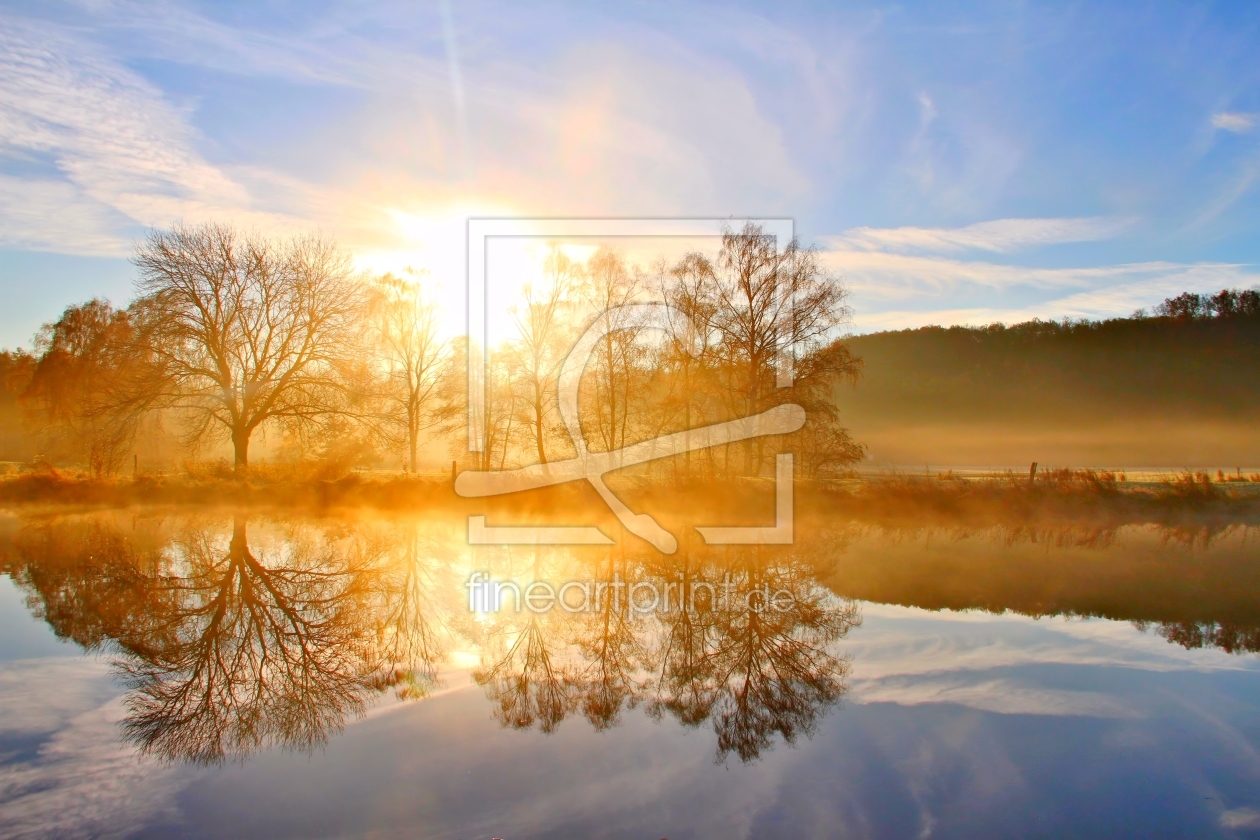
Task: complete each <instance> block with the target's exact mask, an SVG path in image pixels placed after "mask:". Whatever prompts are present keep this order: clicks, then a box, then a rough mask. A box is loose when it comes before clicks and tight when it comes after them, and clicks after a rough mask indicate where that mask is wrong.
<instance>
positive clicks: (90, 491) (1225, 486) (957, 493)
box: [0, 467, 1260, 526]
mask: <svg viewBox="0 0 1260 840" xmlns="http://www.w3.org/2000/svg"><path fill="white" fill-rule="evenodd" d="M609 485H610V487H612V488H613V489H614V491H615V492H617V493H618V494H619V495H620V496H621V498H622V499H623V500H625V501H626V503H627V504H628V505H630V507H631V508H632V509H634V510H636V511H646V512H650V513H652V515H653V516H657V517H658V518H659V519H660V520H661V521H662V524H667V523H671V524H677V525H682V526H690V525H695V524H732V525H740V524H770V522H772V521H773V517H774V502H773V498H774V491H773V480H772V479H768V478H759V479H741V480H736V481H734V482H730V481H727V482H718V481H713V482H696V483H693V484H691V485H687V486H680V485H676V484H674V483H660V482H649V481H644V480H641V479H634V478H630V477H626V476H615V475H614V476H610V477H609ZM795 492H796V496H795V510H796V517H797V520H798V522H799V523H801V524H802V525H805V524H806V523H808V522H809V521H811V520H814V519H817V520H819V521H826V520H830V519H834V518H837V517H842V518H857V519H863V520H871V521H887V522H890V523H893V524H921V523H934V522H940V523H945V522H948V523H952V524H967V525H976V526H984V525H988V524H1003V523H1011V522H1080V523H1098V524H1125V523H1141V522H1157V523H1170V524H1176V523H1177V522H1181V521H1194V522H1211V521H1220V522H1234V523H1237V522H1256V523H1260V484H1257V483H1254V482H1250V481H1219V480H1215V479H1214V478H1213V477H1212V476H1210V475H1208V474H1206V473H1182V474H1179V475H1170V476H1167V477H1165V478H1163V479H1162V480H1159V481H1147V482H1141V483H1138V482H1129V481H1125V480H1123V478H1122V477H1121V476H1119V475H1117V474H1115V473H1110V472H1105V471H1097V470H1053V471H1044V472H1042V473H1039V474H1038V475H1037V477H1036V479H1035V480H1030V479H1029V478H1028V477H1027V476H1026V475H1022V476H1021V475H1016V474H1014V473H991V474H988V475H985V476H981V477H977V478H960V477H955V476H953V475H951V474H948V473H946V474H944V475H940V476H936V477H925V476H909V475H896V474H893V475H885V476H879V477H866V478H852V479H845V480H830V481H798V482H797V484H796V491H795ZM0 505H5V506H9V507H26V506H80V507H122V506H131V505H176V506H185V505H187V506H193V505H232V506H245V507H266V508H293V509H304V510H331V509H374V510H381V511H399V512H412V513H414V512H425V511H432V512H435V513H437V512H443V511H446V512H450V513H465V512H468V513H487V514H488V515H491V516H493V515H494V514H495V513H496V512H502V513H515V514H524V515H526V516H528V517H530V518H531V519H537V520H538V521H558V520H560V519H565V520H568V519H573V518H575V517H581V518H583V519H584V520H590V519H593V520H594V521H596V522H605V523H607V522H611V521H613V520H612V519H611V516H610V514H609V511H608V509H607V507H606V506H604V505H603V503H602V502H601V501H600V499H599V498H598V496H597V495H596V494H595V493H594V491H593V490H592V489H591V488H590V487H589V485H586V484H585V483H582V482H574V483H570V484H567V485H561V486H558V487H551V488H546V489H542V490H534V491H530V492H526V493H519V494H514V495H511V496H500V497H492V498H481V499H464V498H461V497H459V496H457V495H455V493H454V490H453V489H452V486H451V480H450V476H449V475H437V474H433V475H408V474H402V473H357V472H350V473H345V474H340V475H328V474H326V473H320V472H319V471H315V470H309V469H308V470H302V469H295V468H279V467H268V468H257V469H253V470H251V471H250V473H249V475H248V477H246V478H244V479H238V478H236V477H234V476H233V475H232V474H231V473H230V472H229V471H226V470H187V471H184V472H181V473H179V474H168V475H140V476H138V477H136V478H113V479H110V478H105V479H93V478H90V477H87V476H84V475H81V474H75V473H68V472H59V471H56V470H52V469H44V470H40V471H29V472H24V473H19V474H15V475H9V476H7V477H4V478H2V479H0ZM658 512H659V513H658ZM762 520H765V521H764V522H763V521H762Z"/></svg>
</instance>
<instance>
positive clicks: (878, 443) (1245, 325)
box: [837, 292, 1260, 466]
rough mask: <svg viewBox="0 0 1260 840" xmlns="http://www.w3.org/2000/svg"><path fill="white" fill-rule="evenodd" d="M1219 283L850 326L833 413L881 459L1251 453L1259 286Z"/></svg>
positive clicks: (1259, 394)
mask: <svg viewBox="0 0 1260 840" xmlns="http://www.w3.org/2000/svg"><path fill="white" fill-rule="evenodd" d="M1222 295H1225V296H1226V297H1222ZM1222 295H1216V296H1213V297H1203V296H1198V295H1182V296H1180V297H1178V298H1174V299H1170V300H1168V301H1165V302H1164V303H1163V304H1161V305H1160V306H1159V307H1158V308H1157V309H1156V310H1155V312H1156V314H1155V315H1154V316H1153V317H1145V316H1138V317H1133V318H1119V319H1113V320H1107V321H1076V322H1068V321H1064V322H1047V321H1031V322H1028V323H1023V324H1016V325H1013V326H1004V325H1001V324H994V325H991V326H987V327H923V328H920V329H914V330H900V331H894V332H881V333H873V334H869V335H862V336H857V337H854V338H852V339H850V340H849V342H848V344H849V347H850V349H851V350H852V351H853V352H854V353H855V354H856V355H858V356H859V357H860V358H862V359H863V360H864V362H865V369H864V372H863V376H862V380H861V381H860V383H859V384H858V386H857V387H856V389H852V390H850V389H847V388H846V389H843V390H842V391H840V392H839V393H838V395H837V396H838V399H839V401H840V405H841V410H842V415H843V418H844V421H845V423H846V424H847V425H848V426H849V427H850V428H851V429H852V431H853V433H854V436H855V437H856V438H857V440H859V441H861V442H865V443H867V445H868V446H869V447H870V448H871V451H872V454H873V455H874V457H875V460H877V461H883V462H896V463H904V464H914V463H917V464H924V463H928V462H936V463H941V464H945V463H954V464H962V463H970V464H1012V465H1014V464H1026V463H1027V462H1028V461H1033V460H1040V461H1042V462H1043V463H1056V464H1075V465H1085V464H1096V465H1104V464H1110V465H1124V464H1128V465H1131V466H1143V465H1147V466H1228V465H1234V464H1235V463H1236V462H1237V464H1238V465H1243V466H1247V465H1250V466H1255V465H1257V464H1258V463H1260V442H1258V441H1257V438H1258V437H1260V435H1258V434H1257V433H1260V301H1258V300H1256V298H1257V297H1260V296H1258V295H1256V293H1254V292H1241V293H1239V292H1225V293H1222ZM1229 296H1232V300H1233V301H1234V305H1233V306H1230V305H1229V300H1230V299H1231V298H1230V297H1229ZM1214 301H1220V303H1215V304H1214V303H1213V302H1214ZM1239 301H1241V305H1239Z"/></svg>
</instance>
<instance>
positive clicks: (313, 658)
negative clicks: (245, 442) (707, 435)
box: [0, 514, 1260, 763]
mask: <svg viewBox="0 0 1260 840" xmlns="http://www.w3.org/2000/svg"><path fill="white" fill-rule="evenodd" d="M462 524H463V523H462V522H459V521H444V520H436V521H435V520H430V521H419V520H395V521H385V520H380V521H376V520H364V521H355V522H345V521H330V520H316V519H295V520H293V521H274V520H267V519H263V518H258V519H256V520H255V521H254V523H253V524H252V525H251V524H249V523H248V522H247V520H246V518H245V517H244V516H237V517H235V518H234V519H232V520H231V523H230V526H229V525H228V524H227V522H226V521H225V519H224V518H223V517H218V518H216V517H213V516H200V517H165V518H164V517H161V516H148V517H139V516H137V517H133V516H131V515H129V514H89V515H80V516H63V517H55V518H31V519H27V520H25V521H24V522H21V523H20V524H18V525H16V526H15V527H14V529H13V530H11V531H10V532H6V533H4V534H0V572H3V573H7V574H9V575H11V576H12V577H13V579H14V580H15V581H16V582H17V583H18V585H19V586H20V587H22V588H23V589H24V590H25V591H26V592H27V595H28V603H29V604H30V606H31V609H32V610H33V611H34V612H35V614H36V615H37V616H38V617H39V618H42V619H44V620H46V621H47V622H48V623H49V625H50V626H51V627H52V628H53V630H54V632H55V633H56V634H57V635H58V636H59V637H61V638H66V639H71V640H73V641H74V642H76V643H77V644H79V645H80V646H82V647H83V648H84V649H86V650H99V651H103V652H105V653H107V654H109V655H110V656H111V658H112V661H113V663H114V667H115V669H116V671H117V673H118V674H119V675H120V676H121V678H122V679H123V681H124V683H125V685H126V687H127V693H126V695H125V697H124V703H125V707H126V710H127V715H126V718H125V720H124V721H123V724H122V731H123V736H124V737H125V738H126V739H127V740H128V741H130V742H132V743H134V744H136V745H137V747H138V748H139V749H140V750H141V751H143V752H145V753H147V754H151V755H154V756H158V757H160V758H163V759H167V760H185V761H192V762H198V763H216V762H221V761H224V760H228V759H233V758H242V757H244V756H247V755H249V754H251V753H253V752H256V751H258V750H262V749H267V748H270V747H277V746H278V747H283V748H288V749H297V750H310V749H313V748H316V747H318V746H319V745H321V744H323V743H325V742H326V741H327V739H328V738H329V737H330V735H332V734H333V733H335V732H337V731H338V730H340V729H341V728H342V727H343V726H344V725H345V722H346V721H347V720H349V719H351V718H352V717H354V716H357V715H362V714H363V713H364V712H365V711H366V709H367V708H368V706H369V705H370V704H371V703H373V702H374V701H375V700H376V699H377V698H379V697H380V696H381V695H382V694H384V693H386V692H389V691H391V690H392V691H393V692H394V693H395V694H396V696H397V697H399V698H400V699H403V700H415V699H420V698H424V697H426V696H428V695H429V694H430V693H431V692H432V691H433V689H434V688H435V687H436V686H437V685H438V684H439V673H440V670H441V668H442V667H443V666H444V665H445V664H446V663H448V662H449V660H450V652H451V651H452V650H454V649H460V650H463V651H465V652H472V653H474V654H475V655H477V656H478V657H479V658H480V663H481V664H480V666H479V667H477V668H476V669H474V671H473V674H472V676H473V678H474V679H475V681H476V682H477V683H478V684H480V685H481V687H482V688H483V690H484V691H485V693H486V696H487V697H488V698H489V699H490V700H491V702H492V709H493V714H494V716H495V717H496V718H497V719H498V720H499V721H500V723H502V724H503V725H504V726H506V727H511V728H516V729H527V728H537V729H539V730H541V731H543V732H552V731H554V730H555V729H556V728H557V727H558V726H559V725H560V724H561V723H562V722H563V721H564V720H566V719H567V718H569V717H571V716H576V715H579V714H580V715H581V716H582V717H584V718H585V719H586V720H587V721H588V722H589V723H590V724H591V725H592V726H593V727H594V728H595V729H596V730H605V729H609V728H611V727H614V726H616V725H617V724H618V723H619V722H620V721H621V720H622V718H623V717H624V713H625V711H626V710H628V709H633V708H636V707H640V706H641V707H642V708H644V710H645V711H646V712H647V714H648V715H650V716H652V717H654V718H656V719H658V720H661V719H664V718H666V717H668V718H672V719H674V720H676V721H678V722H679V723H680V724H682V725H684V726H687V727H693V728H694V727H700V726H703V725H706V724H708V725H710V726H712V728H713V731H714V733H715V737H716V744H717V750H716V752H717V758H718V760H722V759H724V758H725V757H726V756H728V755H731V754H734V755H736V756H738V757H739V758H740V759H741V760H743V761H751V760H753V759H755V758H757V757H758V756H759V755H761V754H763V753H764V752H765V751H766V750H767V749H769V748H771V747H772V746H773V744H774V743H776V741H778V740H780V739H781V740H783V741H785V742H788V743H792V742H794V741H795V740H796V739H798V738H800V737H801V736H802V735H805V736H808V735H809V734H810V733H811V732H812V731H813V730H814V728H815V727H816V725H817V723H818V721H819V720H821V718H822V717H823V715H825V714H826V713H827V712H828V710H830V709H831V708H833V707H834V706H835V705H836V703H837V702H838V701H839V700H840V699H841V698H842V697H843V695H844V693H845V689H846V684H845V680H846V677H847V675H848V672H849V663H848V660H847V658H846V657H845V656H844V655H843V653H842V650H841V645H840V643H841V641H842V640H843V639H844V638H845V636H846V634H847V633H848V632H849V631H850V630H851V629H852V628H853V627H855V626H857V624H858V623H859V622H860V616H859V613H858V609H857V607H856V603H857V600H856V599H862V600H869V601H874V602H879V603H889V604H900V605H904V606H915V607H922V608H926V609H933V610H935V609H942V608H950V609H977V608H978V609H985V610H995V611H1000V610H1007V609H1009V610H1014V611H1018V612H1021V613H1024V614H1027V615H1050V614H1056V615H1076V616H1100V617H1105V618H1110V619H1116V620H1125V621H1132V622H1133V623H1134V624H1135V625H1137V626H1138V627H1140V628H1141V629H1147V627H1148V626H1150V625H1155V626H1156V630H1157V632H1158V633H1159V634H1160V635H1161V636H1163V637H1164V638H1166V639H1167V640H1168V641H1169V642H1170V643H1174V644H1179V645H1183V646H1185V647H1203V646H1213V647H1216V648H1219V649H1222V650H1226V651H1231V652H1239V653H1245V652H1255V651H1257V650H1260V641H1258V640H1260V631H1258V630H1257V628H1260V612H1258V610H1257V607H1256V602H1255V599H1254V597H1253V594H1252V593H1254V592H1255V591H1256V589H1257V587H1258V586H1260V577H1258V576H1260V567H1257V566H1256V564H1255V563H1254V561H1253V560H1252V557H1251V554H1252V552H1251V549H1250V546H1251V541H1250V540H1251V537H1250V530H1249V529H1246V528H1243V529H1238V528H1228V527H1227V528H1223V529H1218V530H1217V531H1212V532H1211V533H1206V532H1203V531H1202V529H1199V530H1191V531H1187V530H1186V529H1177V528H1160V527H1154V526H1152V527H1148V528H1145V529H1143V528H1137V529H1128V530H1126V531H1125V534H1124V535H1123V538H1121V535H1118V534H1117V533H1116V532H1115V531H1114V530H1108V529H1105V528H1104V529H1101V530H1100V529H1097V528H1093V529H1090V528H1086V529H1083V530H1082V529H1079V528H1077V529H1058V530H1055V529H1045V528H1035V529H1030V528H1024V527H1016V528H996V529H989V530H985V531H976V530H960V529H943V528H936V529H928V528H900V529H896V528H887V527H877V526H871V525H867V524H861V523H856V524H854V523H850V524H835V525H832V524H824V525H819V526H810V525H809V524H808V523H806V522H800V523H798V533H799V534H801V535H802V538H801V539H799V540H798V544H797V545H795V546H792V547H790V548H787V547H783V548H779V547H765V546H763V547H735V546H730V547H725V548H721V549H714V548H710V547H707V546H703V545H698V544H696V542H695V541H694V539H692V540H688V539H684V540H683V541H682V544H681V545H680V548H679V551H678V552H677V553H676V554H675V555H673V556H670V557H665V556H662V555H660V554H657V553H655V552H652V551H650V550H647V549H644V550H642V551H638V552H636V550H635V549H634V548H633V545H632V544H631V545H630V546H627V544H626V543H625V541H622V543H621V544H619V545H617V546H614V547H612V548H610V549H603V548H600V549H594V548H573V549H570V548H554V549H545V550H544V549H539V548H530V549H526V550H519V549H511V548H503V549H495V550H494V551H493V552H486V553H481V554H477V555H471V554H470V552H471V551H472V550H471V549H470V548H469V546H468V545H467V542H466V538H465V535H464V531H463V528H461V527H460V526H461V525H462ZM478 551H481V549H478ZM470 565H472V566H475V567H476V568H478V569H480V570H483V571H487V572H489V573H490V574H491V576H492V577H495V578H497V579H499V580H517V581H520V582H528V581H531V580H549V581H552V582H556V583H559V582H561V581H565V580H580V581H589V582H592V583H594V584H596V585H598V584H605V585H608V586H609V587H611V586H612V585H613V584H616V583H618V582H620V583H621V584H622V585H623V587H624V586H625V585H627V584H632V583H649V584H652V585H653V586H654V588H655V590H656V591H657V592H668V591H671V588H672V592H673V593H674V596H673V598H672V600H671V602H670V603H669V604H668V605H667V606H666V605H662V606H661V608H660V609H657V610H654V611H651V612H647V613H637V612H635V611H634V610H632V609H631V607H630V604H629V601H628V598H626V597H624V594H623V596H622V597H618V598H613V597H608V595H607V593H608V592H610V591H612V589H611V588H610V589H608V590H606V593H605V597H603V598H598V597H597V598H596V599H595V604H594V606H593V607H591V608H588V609H583V610H580V611H576V612H569V611H566V610H563V609H559V608H555V609H552V610H550V611H549V612H546V613H543V614H535V613H531V612H530V611H529V610H528V609H524V610H521V611H517V610H515V609H514V605H513V604H511V603H510V600H511V599H510V598H509V603H507V604H505V606H504V608H503V609H501V610H500V611H499V612H498V613H494V614H489V615H474V614H472V613H470V612H469V610H468V600H467V590H466V589H465V588H464V582H465V581H466V580H467V575H468V570H469V567H470ZM779 590H787V591H789V592H791V593H793V595H794V598H793V600H792V604H791V607H790V609H786V610H783V611H780V610H776V609H772V608H767V605H766V604H765V603H763V601H762V593H764V592H766V591H770V592H775V591H779ZM625 591H626V590H625V589H624V588H623V589H622V592H623V593H624V592H625ZM684 592H693V593H694V594H695V597H694V598H684V597H680V594H681V593H684Z"/></svg>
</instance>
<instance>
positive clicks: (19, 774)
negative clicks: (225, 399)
mask: <svg viewBox="0 0 1260 840" xmlns="http://www.w3.org/2000/svg"><path fill="white" fill-rule="evenodd" d="M467 528H468V525H467V522H466V520H465V519H464V518H463V517H457V516H453V515H438V514H434V515H432V516H430V517H419V516H416V517H409V516H386V515H368V514H360V515H355V516H340V517H335V516H327V517H319V516H298V515H289V514H278V513H274V512H272V513H267V512H245V511H233V510H227V509H225V510H206V511H199V512H196V513H189V512H187V511H180V510H170V509H157V508H154V509H130V510H125V511H108V512H99V511H98V512H80V513H55V514H54V513H47V512H43V513H35V512H32V513H22V514H8V515H5V516H3V517H0V564H2V565H0V571H2V572H3V573H4V577H3V579H2V580H0V710H2V711H3V715H0V834H2V835H3V836H6V837H143V838H161V837H185V836H188V837H205V838H217V837H233V838H243V837H259V838H284V837H295V838H296V837H303V838H305V837H407V838H466V839H468V838H491V837H497V838H505V839H506V840H520V838H531V837H539V838H541V837H547V838H556V837H572V838H605V837H606V838H623V837H624V838H669V840H683V839H684V838H742V837H750V838H751V837H755V838H762V837H790V838H806V837H820V838H821V837H827V838H833V837H877V838H878V837H888V838H906V837H923V838H927V837H932V838H948V837H958V838H977V837H1056V838H1057V837H1073V836H1078V837H1099V836H1114V837H1119V836H1125V837H1138V836H1140V837H1185V836H1195V837H1246V836H1258V835H1260V660H1258V659H1257V651H1260V553H1258V552H1257V547H1258V545H1260V544H1258V543H1257V540H1258V539H1260V532H1258V531H1257V529H1255V528H1253V527H1245V526H1242V525H1229V524H1227V523H1226V524H1221V523H1216V524H1214V525H1212V526H1210V527H1207V526H1205V527H1201V528H1200V527H1183V528H1170V527H1162V526H1158V525H1142V526H1134V525H1128V526H1123V527H1116V528H1104V527H1097V528H1085V527H1071V526H1064V527H1057V528H1045V527H1042V528H1037V527H1028V526H1023V525H1011V526H1010V527H984V528H971V529H968V528H962V527H957V528H951V527H942V526H940V525H936V526H932V527H921V528H911V527H905V526H901V527H893V526H889V525H880V524H878V523H871V522H861V521H847V520H843V521H836V522H829V523H826V524H822V525H820V524H817V523H814V524H804V525H801V526H798V529H797V533H796V541H795V544H794V545H790V546H746V547H741V546H727V547H710V546H705V545H703V543H700V542H699V541H698V539H696V538H694V537H692V538H684V539H683V540H682V544H681V545H680V546H679V550H678V551H677V552H676V553H675V554H672V555H668V556H667V555H662V554H660V553H658V552H655V551H653V550H652V549H650V548H649V547H646V545H645V544H643V543H642V542H641V541H638V544H637V545H636V544H635V541H634V540H627V539H620V540H618V542H617V544H616V545H613V546H611V547H610V546H593V545H592V546H569V547H534V546H470V545H469V544H468V542H469V540H468V531H467Z"/></svg>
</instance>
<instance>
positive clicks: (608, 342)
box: [582, 247, 642, 451]
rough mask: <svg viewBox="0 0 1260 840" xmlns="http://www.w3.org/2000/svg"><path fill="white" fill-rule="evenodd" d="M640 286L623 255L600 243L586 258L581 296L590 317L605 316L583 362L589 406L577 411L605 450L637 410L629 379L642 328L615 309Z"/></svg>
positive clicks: (620, 442)
mask: <svg viewBox="0 0 1260 840" xmlns="http://www.w3.org/2000/svg"><path fill="white" fill-rule="evenodd" d="M641 285H642V283H641V281H640V279H639V277H638V276H637V274H636V273H635V272H632V271H631V270H630V268H629V267H627V266H626V262H625V258H624V257H623V256H622V255H621V254H620V253H618V252H617V251H614V250H612V249H611V248H608V247H603V248H600V249H599V250H598V251H596V252H595V253H594V254H592V255H591V257H590V259H588V260H587V261H586V272H585V283H584V284H583V288H582V297H583V299H584V303H585V304H586V305H587V307H589V308H590V310H591V311H593V312H594V315H595V318H596V319H597V320H598V319H603V320H604V321H605V323H604V324H603V327H604V330H605V331H604V336H603V338H601V339H600V340H599V343H598V344H597V345H596V346H595V349H594V352H593V353H592V355H591V359H590V361H589V363H588V365H587V370H588V371H590V374H589V375H590V378H591V380H592V383H591V384H593V385H594V388H593V394H592V399H589V400H587V401H586V402H587V405H588V406H590V409H589V410H587V411H585V412H583V413H584V414H585V415H586V417H588V418H589V420H590V423H591V425H593V426H594V427H595V431H596V433H597V434H598V436H599V440H600V442H601V443H602V444H603V448H604V450H605V451H612V450H614V449H616V448H617V447H618V446H624V445H625V443H626V431H627V427H628V426H629V424H630V419H631V417H632V416H634V415H637V414H640V413H641V412H632V409H631V402H632V399H631V383H632V382H633V381H634V380H635V379H636V374H638V373H640V370H639V367H641V366H640V365H638V364H636V363H637V362H638V361H639V359H638V358H636V356H638V355H641V354H640V353H636V350H637V341H636V340H637V338H638V336H639V333H640V332H641V331H642V327H641V326H639V325H637V324H634V323H631V322H630V320H629V319H628V317H627V316H626V314H625V311H624V310H622V309H620V307H624V306H625V305H626V304H629V303H633V302H634V301H635V300H636V298H637V296H638V293H639V290H640V286H641Z"/></svg>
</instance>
